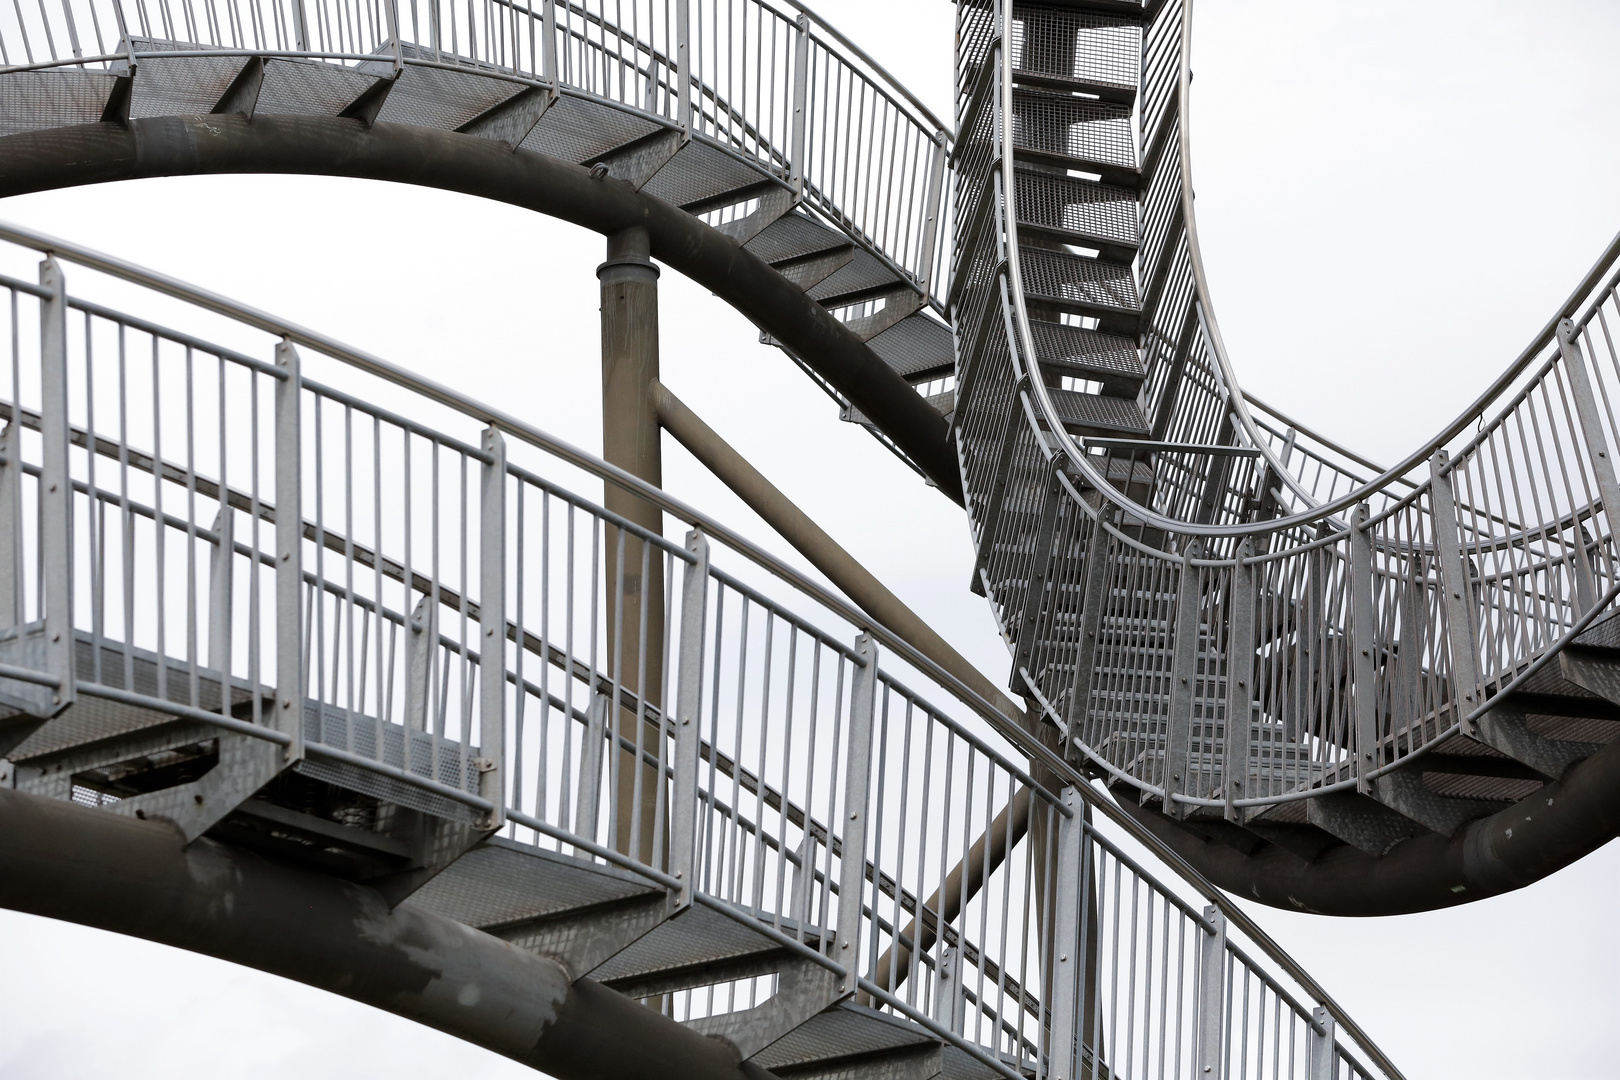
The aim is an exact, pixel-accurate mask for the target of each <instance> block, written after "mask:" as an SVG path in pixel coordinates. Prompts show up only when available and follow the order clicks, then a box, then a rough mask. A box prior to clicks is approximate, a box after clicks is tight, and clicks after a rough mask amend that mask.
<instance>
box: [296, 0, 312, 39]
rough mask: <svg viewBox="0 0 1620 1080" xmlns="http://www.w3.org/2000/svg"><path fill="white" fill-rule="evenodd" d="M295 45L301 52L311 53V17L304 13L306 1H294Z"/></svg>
mask: <svg viewBox="0 0 1620 1080" xmlns="http://www.w3.org/2000/svg"><path fill="white" fill-rule="evenodd" d="M292 16H293V44H294V45H295V46H297V49H298V51H299V52H309V16H308V15H307V14H306V13H305V11H304V0H292Z"/></svg>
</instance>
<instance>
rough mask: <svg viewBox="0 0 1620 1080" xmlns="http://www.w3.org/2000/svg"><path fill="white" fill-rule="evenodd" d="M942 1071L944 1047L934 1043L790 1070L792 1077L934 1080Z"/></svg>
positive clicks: (811, 1079)
mask: <svg viewBox="0 0 1620 1080" xmlns="http://www.w3.org/2000/svg"><path fill="white" fill-rule="evenodd" d="M944 1071H945V1054H944V1048H943V1047H942V1046H941V1045H940V1044H939V1043H936V1042H921V1043H913V1044H911V1045H910V1046H901V1047H896V1048H895V1049H892V1050H883V1051H879V1052H878V1053H876V1054H866V1055H862V1056H860V1057H858V1058H851V1059H845V1060H841V1061H836V1062H833V1063H831V1064H829V1065H825V1066H818V1067H814V1068H810V1069H806V1070H804V1071H802V1072H801V1071H799V1070H797V1069H795V1070H794V1072H793V1078H794V1080H933V1078H934V1077H936V1076H939V1075H940V1074H941V1073H943V1072H944Z"/></svg>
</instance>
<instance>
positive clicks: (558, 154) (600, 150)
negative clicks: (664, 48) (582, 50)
mask: <svg viewBox="0 0 1620 1080" xmlns="http://www.w3.org/2000/svg"><path fill="white" fill-rule="evenodd" d="M666 130H668V128H667V127H665V125H663V124H659V123H655V122H654V121H652V120H647V119H644V118H642V117H639V116H635V115H633V114H631V113H629V112H626V111H625V110H623V109H614V108H609V107H608V106H606V105H601V104H598V103H597V102H594V101H586V100H584V99H582V98H578V97H574V96H573V95H571V94H563V95H561V96H559V97H558V98H557V100H556V101H555V102H553V103H552V105H551V108H549V109H547V110H546V115H545V116H543V117H541V118H540V122H539V123H538V124H536V125H535V126H534V130H533V131H531V132H529V134H528V136H527V137H526V138H525V139H524V140H523V143H522V146H523V149H525V150H533V151H534V152H535V153H537V154H546V155H548V156H550V157H555V158H561V159H563V160H564V161H575V162H578V163H580V164H582V165H588V164H591V163H592V162H595V161H597V160H599V159H601V158H602V157H603V156H604V155H605V154H608V153H610V152H612V151H614V150H617V149H618V148H619V147H621V146H626V145H628V144H630V143H633V142H635V141H636V140H638V139H644V138H646V137H647V136H648V135H652V134H654V133H655V132H658V131H666Z"/></svg>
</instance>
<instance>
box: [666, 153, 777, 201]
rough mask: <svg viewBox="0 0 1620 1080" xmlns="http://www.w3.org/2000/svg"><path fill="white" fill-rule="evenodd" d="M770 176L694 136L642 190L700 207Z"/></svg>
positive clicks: (667, 199) (668, 199)
mask: <svg viewBox="0 0 1620 1080" xmlns="http://www.w3.org/2000/svg"><path fill="white" fill-rule="evenodd" d="M766 179H767V177H766V176H765V175H764V174H763V173H761V172H760V171H759V170H758V169H755V168H753V167H752V166H749V165H747V164H745V163H744V162H742V161H740V160H738V159H737V158H736V157H734V156H732V155H731V154H728V153H726V152H725V151H723V150H720V149H719V148H717V147H714V146H711V145H709V144H708V143H706V142H704V141H703V140H701V139H696V138H694V139H692V140H691V141H690V142H688V143H687V144H686V145H685V146H683V147H681V150H680V152H679V153H678V154H676V155H675V156H674V157H673V158H671V159H670V161H669V163H668V164H666V165H665V166H664V167H663V168H662V169H659V170H658V173H657V175H655V176H654V177H653V178H652V179H651V180H649V181H648V182H647V185H646V186H645V187H644V188H642V190H643V191H645V192H646V193H647V194H649V195H654V196H657V197H658V198H660V199H663V200H664V201H665V202H667V203H672V204H674V205H675V206H681V207H688V206H691V207H697V206H704V205H707V204H709V203H710V202H712V201H713V200H715V199H716V198H718V197H720V196H722V195H725V194H726V193H728V192H734V191H741V190H744V189H747V188H750V187H751V186H753V185H756V184H759V183H760V182H761V181H764V180H766Z"/></svg>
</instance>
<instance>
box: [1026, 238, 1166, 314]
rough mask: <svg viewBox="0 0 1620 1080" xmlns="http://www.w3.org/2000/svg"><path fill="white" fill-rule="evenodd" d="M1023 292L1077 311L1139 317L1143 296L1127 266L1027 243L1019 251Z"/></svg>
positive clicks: (1079, 312)
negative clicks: (1032, 245) (1138, 294)
mask: <svg viewBox="0 0 1620 1080" xmlns="http://www.w3.org/2000/svg"><path fill="white" fill-rule="evenodd" d="M1018 265H1019V268H1020V270H1021V271H1022V273H1023V279H1024V293H1025V294H1026V295H1027V296H1029V297H1031V298H1033V299H1036V300H1043V301H1045V302H1047V303H1049V304H1053V305H1055V306H1057V307H1060V308H1063V309H1066V310H1072V311H1074V312H1075V313H1077V314H1091V313H1093V312H1095V313H1099V314H1104V315H1110V316H1118V315H1129V316H1131V317H1132V318H1133V319H1134V318H1135V317H1136V315H1137V312H1138V310H1139V309H1140V307H1141V300H1140V298H1139V297H1138V296H1137V292H1136V279H1135V278H1133V277H1132V276H1131V269H1130V267H1128V266H1121V265H1119V264H1118V263H1109V262H1103V261H1101V260H1099V259H1088V258H1086V257H1085V256H1083V255H1070V254H1068V253H1067V252H1062V251H1047V250H1044V249H1041V248H1029V247H1025V248H1022V249H1020V251H1019V254H1018Z"/></svg>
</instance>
